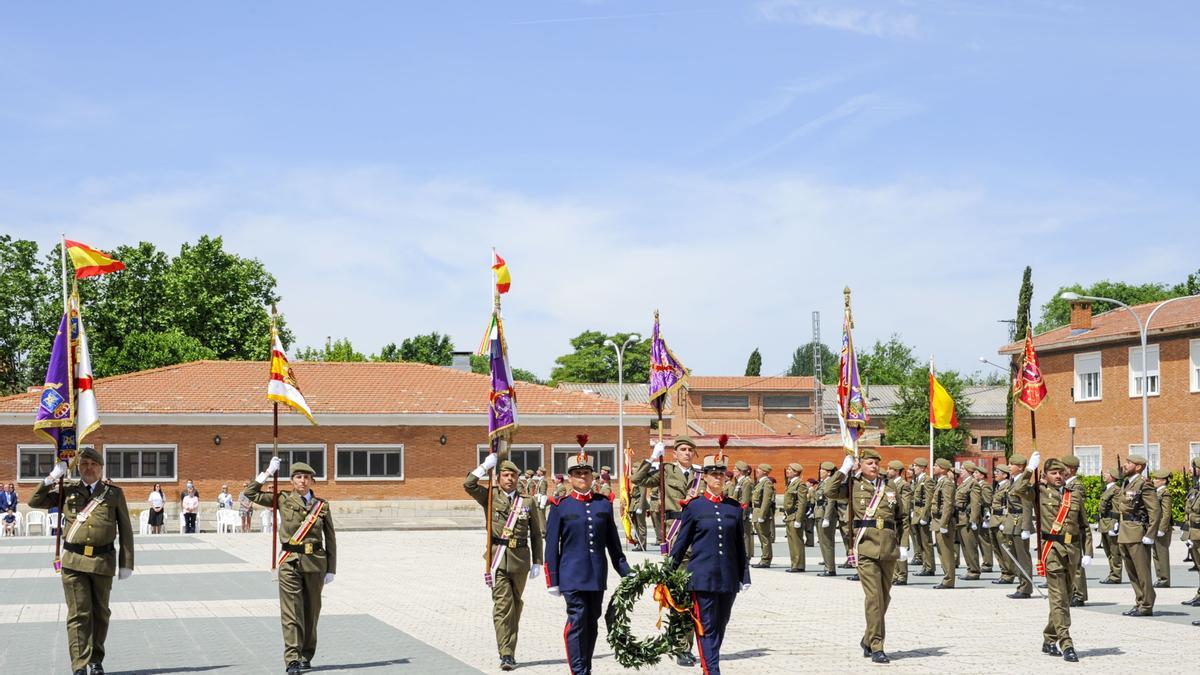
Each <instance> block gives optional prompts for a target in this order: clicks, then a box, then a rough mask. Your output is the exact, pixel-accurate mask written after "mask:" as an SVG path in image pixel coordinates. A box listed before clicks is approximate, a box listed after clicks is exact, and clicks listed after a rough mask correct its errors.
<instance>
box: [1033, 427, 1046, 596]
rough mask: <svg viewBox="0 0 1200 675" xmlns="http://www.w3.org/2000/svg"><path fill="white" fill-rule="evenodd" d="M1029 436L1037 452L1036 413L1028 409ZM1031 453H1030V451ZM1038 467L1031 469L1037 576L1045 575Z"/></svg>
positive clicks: (1040, 488) (1040, 487)
mask: <svg viewBox="0 0 1200 675" xmlns="http://www.w3.org/2000/svg"><path fill="white" fill-rule="evenodd" d="M1029 436H1030V447H1032V448H1033V450H1032V452H1037V413H1035V412H1034V411H1032V410H1030V411H1029ZM1031 454H1032V453H1031ZM1038 472H1039V470H1038V469H1034V470H1033V531H1034V532H1035V533H1036V534H1037V555H1038V564H1037V566H1036V567H1034V570H1033V571H1034V573H1037V572H1038V571H1039V568H1040V571H1041V574H1039V575H1038V576H1043V577H1044V576H1046V570H1045V568H1044V567H1043V566H1042V486H1041V484H1040V483H1039V482H1038Z"/></svg>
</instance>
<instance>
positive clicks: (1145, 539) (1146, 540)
mask: <svg viewBox="0 0 1200 675" xmlns="http://www.w3.org/2000/svg"><path fill="white" fill-rule="evenodd" d="M1142 543H1143V544H1145V545H1147V546H1153V545H1154V540H1153V539H1151V538H1150V537H1142Z"/></svg>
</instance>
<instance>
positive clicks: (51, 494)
mask: <svg viewBox="0 0 1200 675" xmlns="http://www.w3.org/2000/svg"><path fill="white" fill-rule="evenodd" d="M96 490H97V491H98V493H99V494H100V497H101V500H102V501H101V502H100V504H99V506H97V507H96V508H94V509H92V512H91V513H90V514H88V518H87V520H86V521H85V522H84V524H83V525H80V527H79V529H78V530H77V531H76V532H75V536H74V537H71V538H70V539H68V538H67V535H68V534H70V532H71V528H72V526H73V525H74V524H75V518H76V516H78V515H79V512H80V511H82V510H83V509H84V507H86V506H87V505H88V502H90V501H91V497H89V496H88V489H87V485H86V484H85V483H84V482H83V481H81V480H65V481H63V508H62V524H61V525H60V527H62V528H63V530H62V532H63V541H66V542H70V543H72V544H80V545H83V546H108V545H110V544H114V543H119V544H120V546H119V547H118V550H117V551H111V552H109V553H105V554H103V555H97V556H90V557H89V556H85V555H83V554H81V553H73V552H71V551H67V550H63V554H62V566H63V568H65V569H69V570H75V571H77V572H87V573H88V574H98V575H101V576H107V577H111V576H115V575H116V573H117V569H118V568H121V569H129V570H131V569H133V528H132V527H131V526H130V525H129V507H128V505H126V503H125V493H123V492H121V488H119V487H117V486H116V485H113V484H112V483H108V482H105V481H100V482H98V483H96ZM29 506H30V507H32V508H35V509H49V508H54V507H57V506H58V482H57V481H56V482H54V483H51V484H50V485H46V484H45V483H43V484H41V485H39V486H38V489H37V490H36V491H35V492H34V493H33V496H31V497H30V498H29ZM118 558H119V560H118Z"/></svg>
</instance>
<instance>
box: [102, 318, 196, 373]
mask: <svg viewBox="0 0 1200 675" xmlns="http://www.w3.org/2000/svg"><path fill="white" fill-rule="evenodd" d="M215 357H216V354H214V353H213V351H212V350H211V349H209V348H208V347H205V346H204V345H202V344H200V341H199V340H197V339H196V338H194V337H192V336H190V335H184V334H183V332H181V331H180V330H179V329H178V328H172V329H170V330H167V331H164V332H161V333H133V334H131V335H127V336H125V339H124V340H123V341H122V342H121V344H120V345H119V346H114V347H109V348H108V349H107V350H105V352H104V353H103V354H100V355H98V356H97V358H96V363H95V364H94V365H95V368H96V371H97V372H99V371H100V370H101V367H103V368H104V370H105V371H107V372H114V373H128V372H132V371H137V370H146V369H148V368H160V367H162V366H173V365H175V364H177V363H187V362H189V361H202V360H209V359H213V358H215Z"/></svg>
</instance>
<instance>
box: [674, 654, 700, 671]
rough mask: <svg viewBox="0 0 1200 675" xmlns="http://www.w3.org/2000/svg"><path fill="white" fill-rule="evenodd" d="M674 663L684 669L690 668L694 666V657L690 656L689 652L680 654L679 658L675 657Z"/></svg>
mask: <svg viewBox="0 0 1200 675" xmlns="http://www.w3.org/2000/svg"><path fill="white" fill-rule="evenodd" d="M675 663H677V664H679V665H681V666H683V667H684V668H691V667H692V666H694V665H696V657H695V656H692V653H691V652H688V653H686V654H680V655H679V656H677V657H675Z"/></svg>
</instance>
